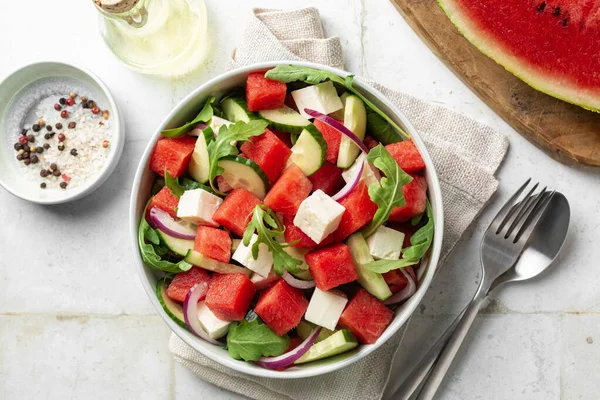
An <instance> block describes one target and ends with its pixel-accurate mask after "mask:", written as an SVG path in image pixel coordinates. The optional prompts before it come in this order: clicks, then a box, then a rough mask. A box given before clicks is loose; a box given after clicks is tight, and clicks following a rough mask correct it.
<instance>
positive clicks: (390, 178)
mask: <svg viewBox="0 0 600 400" xmlns="http://www.w3.org/2000/svg"><path fill="white" fill-rule="evenodd" d="M367 161H369V162H370V163H373V164H374V165H375V166H376V167H377V168H379V170H381V171H382V172H383V173H384V174H385V177H382V178H381V180H380V182H379V184H377V183H376V182H373V183H371V184H370V185H369V196H370V197H371V200H373V202H374V203H375V204H377V207H378V208H377V212H375V215H374V216H373V220H372V221H371V222H370V223H369V225H367V227H366V228H365V229H364V230H363V235H364V236H365V237H368V236H369V235H371V234H372V233H373V232H375V231H376V230H377V228H379V227H380V226H381V225H382V224H383V223H384V222H385V221H387V220H388V218H389V217H390V213H391V212H392V210H393V209H394V207H402V206H404V205H406V201H405V200H404V193H403V192H402V186H404V185H406V184H408V183H410V182H411V181H412V177H411V176H410V175H408V174H407V173H406V172H404V171H403V170H402V169H401V168H400V167H399V166H398V163H397V162H396V160H394V158H393V157H392V156H391V155H390V153H389V152H388V151H387V150H386V149H385V147H383V145H382V144H379V145H377V147H374V148H373V149H371V151H369V154H368V155H367Z"/></svg>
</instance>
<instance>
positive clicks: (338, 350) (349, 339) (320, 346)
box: [294, 329, 358, 364]
mask: <svg viewBox="0 0 600 400" xmlns="http://www.w3.org/2000/svg"><path fill="white" fill-rule="evenodd" d="M356 346H358V341H357V340H356V336H354V334H353V333H352V332H350V331H349V330H347V329H342V330H340V331H337V332H335V333H334V334H333V335H331V336H329V337H328V338H327V339H325V340H322V341H320V342H319V343H315V344H313V345H312V346H311V347H310V349H308V351H307V352H306V353H304V355H303V356H302V357H300V358H299V359H298V360H297V361H296V362H295V363H294V364H303V363H307V362H311V361H316V360H321V359H323V358H327V357H332V356H335V355H338V354H342V353H345V352H346V351H348V350H352V349H353V348H355V347H356Z"/></svg>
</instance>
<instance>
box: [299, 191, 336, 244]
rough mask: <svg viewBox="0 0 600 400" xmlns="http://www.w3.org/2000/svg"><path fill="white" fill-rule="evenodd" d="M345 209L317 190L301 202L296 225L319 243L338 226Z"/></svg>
mask: <svg viewBox="0 0 600 400" xmlns="http://www.w3.org/2000/svg"><path fill="white" fill-rule="evenodd" d="M344 211H346V209H345V208H344V206H342V205H341V204H340V203H338V202H337V201H335V200H333V199H332V198H331V197H329V196H327V195H326V194H325V193H324V192H323V191H322V190H317V191H316V192H314V193H313V194H311V195H310V196H308V197H307V198H306V199H304V201H303V202H302V203H301V204H300V208H298V213H297V214H296V216H295V217H294V225H296V226H297V227H298V228H300V229H301V230H302V232H304V233H305V234H306V235H307V236H308V237H309V238H311V239H312V240H314V241H315V242H316V243H317V244H319V243H321V241H323V239H325V238H326V237H327V236H329V235H330V234H331V233H333V231H335V230H336V229H337V228H338V226H339V225H340V221H341V220H342V215H343V214H344Z"/></svg>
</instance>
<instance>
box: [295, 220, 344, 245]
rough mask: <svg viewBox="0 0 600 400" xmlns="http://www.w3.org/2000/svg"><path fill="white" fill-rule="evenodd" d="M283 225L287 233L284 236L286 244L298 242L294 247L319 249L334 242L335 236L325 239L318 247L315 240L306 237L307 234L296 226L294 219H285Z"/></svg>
mask: <svg viewBox="0 0 600 400" xmlns="http://www.w3.org/2000/svg"><path fill="white" fill-rule="evenodd" d="M283 225H284V226H285V232H284V233H283V236H284V237H285V241H286V243H292V242H297V243H296V244H294V245H293V246H292V247H302V248H305V247H319V246H326V245H328V244H330V243H332V242H333V234H331V235H329V236H327V237H326V238H325V239H323V241H322V242H321V243H319V245H317V244H316V243H315V241H314V240H312V239H311V238H309V237H308V236H307V235H306V233H304V232H302V229H300V228H298V227H297V226H296V225H294V220H293V219H290V218H286V217H284V218H283Z"/></svg>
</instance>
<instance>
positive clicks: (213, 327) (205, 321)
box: [198, 301, 231, 339]
mask: <svg viewBox="0 0 600 400" xmlns="http://www.w3.org/2000/svg"><path fill="white" fill-rule="evenodd" d="M198 320H199V321H200V325H202V328H203V329H204V330H205V331H206V333H208V336H210V337H211V338H213V339H219V338H221V337H223V336H225V334H226V333H227V331H228V330H229V324H231V321H223V320H222V319H219V318H217V316H216V315H215V314H213V312H212V311H210V309H209V308H208V307H207V306H206V303H205V302H204V301H201V302H199V303H198Z"/></svg>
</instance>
